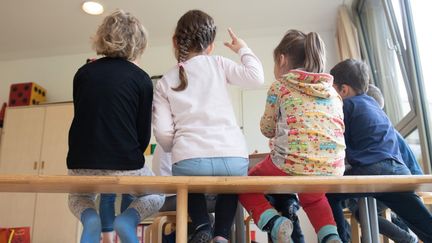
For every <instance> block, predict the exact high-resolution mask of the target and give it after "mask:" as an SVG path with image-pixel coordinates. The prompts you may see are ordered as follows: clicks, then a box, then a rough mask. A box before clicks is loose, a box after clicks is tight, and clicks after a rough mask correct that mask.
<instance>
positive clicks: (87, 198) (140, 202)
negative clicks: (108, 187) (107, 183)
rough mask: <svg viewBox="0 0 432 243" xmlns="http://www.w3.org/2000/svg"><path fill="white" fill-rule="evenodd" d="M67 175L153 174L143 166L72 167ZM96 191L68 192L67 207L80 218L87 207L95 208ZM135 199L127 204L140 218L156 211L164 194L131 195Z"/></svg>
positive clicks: (162, 201) (161, 202)
mask: <svg viewBox="0 0 432 243" xmlns="http://www.w3.org/2000/svg"><path fill="white" fill-rule="evenodd" d="M68 175H74V176H75V175H82V176H93V175H97V176H154V174H153V172H152V171H151V170H150V169H149V168H148V167H147V166H144V167H143V168H142V169H139V170H90V169H74V170H68ZM97 195H98V194H96V193H71V194H69V209H70V210H71V212H72V213H73V214H74V215H75V217H77V218H78V219H79V220H81V214H82V212H83V211H84V210H86V209H88V208H93V209H95V210H96V204H95V201H96V197H97ZM133 196H134V197H135V199H134V200H133V201H132V203H131V204H130V205H129V208H134V209H135V210H137V211H138V213H139V215H140V217H141V220H143V219H145V218H147V217H149V216H151V215H153V214H155V213H157V212H158V211H159V209H160V208H161V207H162V205H163V203H164V201H165V196H164V195H162V194H145V195H133Z"/></svg>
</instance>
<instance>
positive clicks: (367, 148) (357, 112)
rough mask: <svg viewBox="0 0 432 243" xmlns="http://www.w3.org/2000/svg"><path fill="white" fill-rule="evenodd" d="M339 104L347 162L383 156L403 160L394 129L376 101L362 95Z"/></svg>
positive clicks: (373, 160)
mask: <svg viewBox="0 0 432 243" xmlns="http://www.w3.org/2000/svg"><path fill="white" fill-rule="evenodd" d="M343 103H344V106H343V111H344V122H345V142H346V146H347V148H346V157H347V160H348V163H349V164H350V165H351V166H359V165H370V164H374V163H377V162H380V161H383V160H386V159H393V160H396V161H398V162H400V163H403V160H402V157H401V154H400V152H399V143H398V139H397V135H396V130H395V129H394V128H393V125H392V124H391V122H390V120H389V119H388V117H387V115H386V114H385V113H384V111H383V110H381V108H380V107H379V106H378V104H377V103H376V101H375V100H374V99H373V98H371V97H370V96H367V95H366V94H362V95H357V96H353V97H349V98H346V99H344V100H343Z"/></svg>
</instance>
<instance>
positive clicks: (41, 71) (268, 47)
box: [0, 31, 337, 105]
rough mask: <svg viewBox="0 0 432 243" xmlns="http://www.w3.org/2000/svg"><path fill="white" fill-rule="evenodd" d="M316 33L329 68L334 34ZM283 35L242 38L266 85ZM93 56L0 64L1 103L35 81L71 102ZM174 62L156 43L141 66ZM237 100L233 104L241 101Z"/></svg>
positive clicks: (158, 67) (156, 69) (159, 67)
mask: <svg viewBox="0 0 432 243" xmlns="http://www.w3.org/2000/svg"><path fill="white" fill-rule="evenodd" d="M318 32H319V33H320V35H321V36H322V38H323V39H324V41H325V43H326V45H327V59H328V63H329V65H328V67H331V66H332V65H334V64H335V63H336V58H337V55H336V46H335V39H334V31H318ZM282 35H283V31H281V33H280V35H279V34H278V35H267V36H265V37H248V38H245V40H246V41H247V43H248V45H249V46H250V47H251V48H252V49H253V50H254V52H255V53H256V54H257V56H258V57H259V58H260V59H261V61H262V63H263V65H264V69H265V75H266V82H267V84H269V83H271V82H272V80H273V57H272V51H273V49H274V47H275V46H276V45H277V44H278V42H279V41H280V39H281V38H282ZM227 38H228V37H227V35H226V34H221V39H227ZM215 54H219V55H223V56H227V57H230V58H232V59H234V60H238V57H237V56H236V55H235V54H234V53H232V52H231V51H230V50H228V49H227V48H226V47H225V46H223V43H222V42H217V43H216V50H215ZM94 56H95V54H94V53H83V54H77V55H68V56H54V57H44V58H30V59H20V60H12V61H2V62H0V102H1V103H3V102H7V100H8V98H9V88H10V85H11V84H12V83H19V82H36V83H38V84H39V85H41V86H42V87H44V88H45V89H47V91H48V92H47V101H48V102H59V101H70V100H72V79H73V75H74V73H75V72H76V70H77V69H78V68H79V67H80V66H81V65H83V64H84V63H85V60H86V59H87V58H88V57H94ZM175 63H176V61H175V59H174V57H173V54H172V47H171V46H167V45H164V46H157V45H156V43H150V46H149V47H148V49H147V50H146V52H145V53H144V55H143V57H142V61H141V67H143V69H144V70H146V71H147V72H148V73H149V74H150V75H156V74H163V73H164V72H165V71H166V70H168V69H169V68H170V67H171V66H173V65H174V64H175ZM239 100H240V99H239ZM239 100H238V101H234V102H235V103H236V102H240V101H239ZM235 105H237V104H235Z"/></svg>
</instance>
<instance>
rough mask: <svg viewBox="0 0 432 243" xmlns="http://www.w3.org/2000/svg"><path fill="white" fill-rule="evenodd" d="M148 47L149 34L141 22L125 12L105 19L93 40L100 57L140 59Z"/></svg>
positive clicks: (116, 12)
mask: <svg viewBox="0 0 432 243" xmlns="http://www.w3.org/2000/svg"><path fill="white" fill-rule="evenodd" d="M146 46H147V33H146V30H145V28H144V26H143V25H142V24H141V23H140V21H139V20H138V19H137V18H135V17H134V16H132V15H131V14H130V13H127V12H125V11H123V10H116V11H114V12H113V13H112V14H110V15H108V16H106V17H105V19H104V20H103V22H102V24H101V25H100V26H99V28H98V30H97V32H96V35H95V37H94V39H93V48H94V49H95V50H96V53H97V54H98V55H104V56H107V57H119V58H124V59H126V60H129V61H134V60H136V59H138V58H139V57H140V56H141V55H142V54H143V52H144V49H145V48H146Z"/></svg>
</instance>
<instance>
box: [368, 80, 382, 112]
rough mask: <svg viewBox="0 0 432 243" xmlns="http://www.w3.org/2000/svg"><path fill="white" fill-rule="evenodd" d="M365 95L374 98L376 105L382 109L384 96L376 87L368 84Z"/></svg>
mask: <svg viewBox="0 0 432 243" xmlns="http://www.w3.org/2000/svg"><path fill="white" fill-rule="evenodd" d="M367 95H369V96H370V97H372V98H374V100H375V101H376V102H377V103H378V105H379V106H380V107H381V109H382V108H384V96H383V94H382V93H381V90H380V89H379V88H378V87H377V86H375V85H373V84H369V87H368V91H367Z"/></svg>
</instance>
